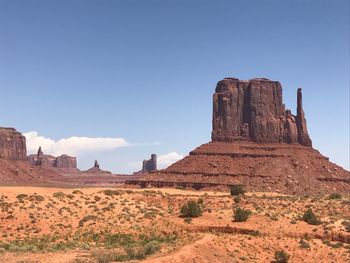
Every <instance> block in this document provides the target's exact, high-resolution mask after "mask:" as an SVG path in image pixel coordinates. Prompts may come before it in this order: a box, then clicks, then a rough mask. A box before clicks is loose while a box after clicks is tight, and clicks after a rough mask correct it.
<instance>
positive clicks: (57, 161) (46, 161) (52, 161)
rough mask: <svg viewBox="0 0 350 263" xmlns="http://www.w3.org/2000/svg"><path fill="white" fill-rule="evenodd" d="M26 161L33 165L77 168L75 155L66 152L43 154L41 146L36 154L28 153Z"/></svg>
mask: <svg viewBox="0 0 350 263" xmlns="http://www.w3.org/2000/svg"><path fill="white" fill-rule="evenodd" d="M27 161H28V162H30V163H31V164H32V165H35V166H42V167H55V168H65V169H67V168H68V169H77V158H76V157H72V156H69V155H66V154H62V155H61V156H58V157H55V156H52V155H45V154H44V153H43V151H42V150H41V147H39V149H38V153H37V154H31V155H29V156H28V157H27Z"/></svg>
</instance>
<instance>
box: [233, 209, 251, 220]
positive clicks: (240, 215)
mask: <svg viewBox="0 0 350 263" xmlns="http://www.w3.org/2000/svg"><path fill="white" fill-rule="evenodd" d="M251 213H252V212H251V211H250V210H245V209H243V208H237V209H236V210H235V213H234V216H233V219H234V221H235V222H245V221H247V220H248V217H249V215H250V214H251Z"/></svg>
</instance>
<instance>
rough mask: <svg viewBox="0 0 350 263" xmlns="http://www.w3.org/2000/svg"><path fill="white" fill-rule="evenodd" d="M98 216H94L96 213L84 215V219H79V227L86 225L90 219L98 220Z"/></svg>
mask: <svg viewBox="0 0 350 263" xmlns="http://www.w3.org/2000/svg"><path fill="white" fill-rule="evenodd" d="M96 219H97V217H96V216H94V215H87V216H84V217H83V218H82V219H80V221H79V227H83V226H84V223H86V222H87V221H90V220H96Z"/></svg>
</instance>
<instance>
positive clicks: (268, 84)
mask: <svg viewBox="0 0 350 263" xmlns="http://www.w3.org/2000/svg"><path fill="white" fill-rule="evenodd" d="M212 126H213V130H212V133H211V138H212V140H211V142H209V143H206V144H203V145H201V146H199V147H197V148H196V149H194V150H193V151H191V152H190V153H189V155H188V156H186V157H185V158H184V159H182V160H180V161H178V162H176V163H174V164H173V165H171V166H170V167H168V168H167V169H163V170H159V171H154V172H150V173H147V174H145V175H144V176H143V177H142V178H138V179H135V180H128V181H127V183H128V184H134V185H140V186H141V187H148V186H155V187H191V188H195V189H201V188H219V189H220V188H227V187H230V186H232V185H235V184H242V185H244V186H245V187H246V189H247V190H248V191H253V192H254V191H255V192H279V193H284V194H325V193H332V192H340V193H349V192H350V173H349V171H346V170H345V169H343V168H342V167H340V166H338V165H336V164H334V163H332V162H330V161H329V159H328V158H327V157H325V156H323V155H321V154H320V153H319V151H317V150H316V149H314V148H313V147H312V141H311V138H310V136H309V134H308V131H307V125H306V119H305V114H304V111H303V106H302V91H301V89H298V90H297V111H296V115H293V114H292V112H291V111H290V110H288V109H286V108H285V105H284V104H283V100H282V86H281V84H280V82H278V81H272V80H269V79H265V78H256V79H251V80H239V79H236V78H225V79H223V80H221V81H219V82H218V83H217V86H216V89H215V93H214V95H213V118H212Z"/></svg>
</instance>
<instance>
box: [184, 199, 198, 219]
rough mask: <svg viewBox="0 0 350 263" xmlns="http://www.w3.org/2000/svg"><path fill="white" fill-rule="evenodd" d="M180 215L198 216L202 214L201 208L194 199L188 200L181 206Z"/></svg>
mask: <svg viewBox="0 0 350 263" xmlns="http://www.w3.org/2000/svg"><path fill="white" fill-rule="evenodd" d="M180 212H181V216H182V217H198V216H200V215H201V214H202V209H201V208H200V206H199V205H198V204H197V203H196V202H195V201H192V200H191V201H188V202H187V203H186V204H184V205H183V206H182V207H181V210H180Z"/></svg>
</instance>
